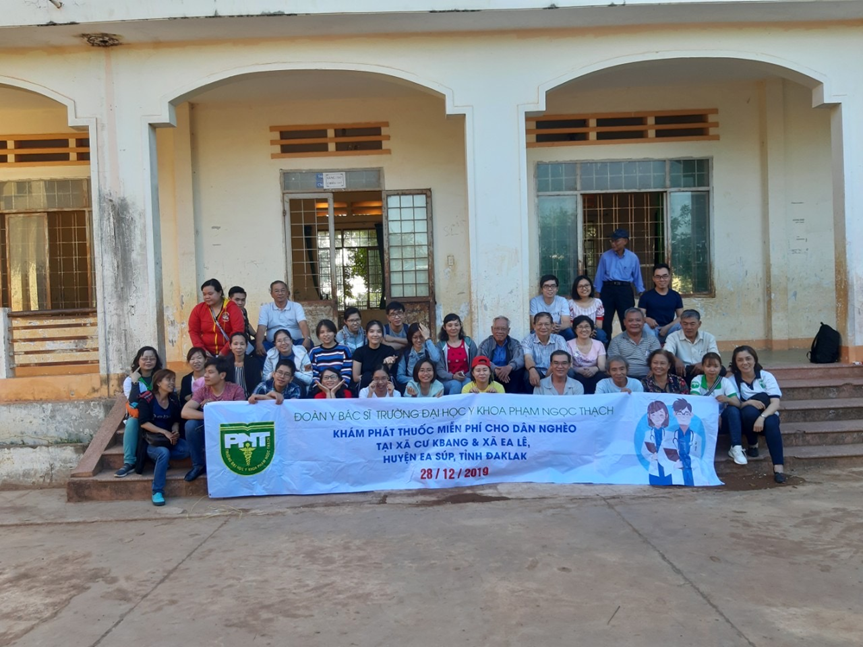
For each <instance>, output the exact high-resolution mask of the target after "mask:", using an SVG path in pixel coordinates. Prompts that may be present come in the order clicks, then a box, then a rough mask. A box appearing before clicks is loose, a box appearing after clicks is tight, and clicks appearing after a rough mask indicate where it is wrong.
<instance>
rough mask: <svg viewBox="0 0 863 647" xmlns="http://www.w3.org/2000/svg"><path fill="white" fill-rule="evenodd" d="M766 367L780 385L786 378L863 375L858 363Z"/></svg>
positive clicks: (831, 377)
mask: <svg viewBox="0 0 863 647" xmlns="http://www.w3.org/2000/svg"><path fill="white" fill-rule="evenodd" d="M729 359H730V357H729ZM764 368H765V369H767V370H768V371H770V372H771V373H773V375H774V376H775V377H776V379H777V380H779V384H780V386H781V385H782V383H783V381H784V380H814V379H821V378H823V379H833V378H837V377H861V376H863V366H861V365H857V364H798V365H796V366H765V367H764Z"/></svg>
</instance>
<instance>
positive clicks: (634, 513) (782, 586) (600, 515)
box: [0, 469, 863, 647]
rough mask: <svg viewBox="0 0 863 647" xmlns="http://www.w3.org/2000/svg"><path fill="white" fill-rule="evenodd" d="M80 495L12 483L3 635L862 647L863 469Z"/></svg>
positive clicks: (4, 501) (95, 641) (3, 527)
mask: <svg viewBox="0 0 863 647" xmlns="http://www.w3.org/2000/svg"><path fill="white" fill-rule="evenodd" d="M724 478H725V480H726V481H727V483H728V484H727V485H726V486H724V487H718V488H704V489H697V490H692V489H680V488H646V487H610V486H553V485H534V484H507V485H503V484H502V485H497V486H484V487H477V488H469V489H458V490H433V491H429V490H426V491H419V492H413V491H412V492H386V493H381V492H370V493H365V494H353V495H331V496H318V497H267V498H258V499H230V500H210V499H206V498H202V499H177V500H171V501H169V505H167V506H165V507H164V508H154V507H153V506H151V505H150V504H149V502H111V503H84V504H66V503H65V499H64V493H63V491H61V490H36V491H16V492H0V645H16V646H30V645H42V646H44V645H48V646H54V645H64V647H65V646H68V647H75V646H79V645H80V646H94V647H95V646H96V645H100V646H106V647H107V646H114V645H116V646H120V645H123V646H127V647H128V646H136V645H148V646H152V645H179V644H183V645H241V644H244V645H299V646H306V645H308V646H318V645H320V646H327V647H329V646H333V645H356V646H370V647H371V646H379V645H411V646H414V645H416V646H420V647H424V646H426V645H428V646H434V647H439V646H441V645H447V646H449V645H456V644H461V645H483V646H485V645H494V646H497V645H504V646H510V645H511V646H520V645H537V646H554V645H567V646H570V645H587V646H593V645H613V646H614V647H626V646H630V645H631V646H633V647H635V646H638V647H641V646H646V645H658V644H661V645H665V646H667V647H675V646H686V647H690V646H691V645H699V646H713V645H717V646H725V645H729V646H732V645H749V646H753V645H757V646H759V647H760V646H762V645H765V646H766V645H775V646H777V647H795V646H797V645H801V646H802V645H807V646H811V645H817V646H818V647H834V646H837V647H838V646H840V645H842V646H845V645H848V646H855V647H857V646H859V645H860V644H861V636H863V596H861V595H860V591H861V584H863V570H861V565H863V564H861V557H863V548H861V546H863V514H861V513H862V512H863V497H861V496H860V492H861V485H863V469H856V470H855V469H850V470H842V471H839V470H833V471H812V472H807V473H805V474H802V475H800V474H795V475H793V478H791V479H790V480H789V482H788V483H787V484H785V485H784V486H776V485H774V484H773V482H772V480H771V479H770V478H769V477H768V476H766V475H750V474H749V473H748V472H745V473H744V472H740V473H735V474H732V475H731V476H727V477H724Z"/></svg>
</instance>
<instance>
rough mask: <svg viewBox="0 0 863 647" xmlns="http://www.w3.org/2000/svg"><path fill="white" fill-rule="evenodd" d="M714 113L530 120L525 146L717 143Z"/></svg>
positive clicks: (657, 113) (562, 116)
mask: <svg viewBox="0 0 863 647" xmlns="http://www.w3.org/2000/svg"><path fill="white" fill-rule="evenodd" d="M718 113H719V111H718V110H716V109H715V108H705V109H703V110H664V111H645V112H619V113H607V114H592V115H590V114H586V115H543V116H541V117H531V118H528V119H527V130H526V134H527V147H528V148H542V147H548V146H589V145H600V144H618V143H640V142H652V141H653V142H655V141H665V142H668V141H681V142H682V141H703V140H718V139H719V135H718V134H717V133H716V132H714V131H715V130H716V129H718V128H719V121H718V120H717V117H716V115H717V114H718Z"/></svg>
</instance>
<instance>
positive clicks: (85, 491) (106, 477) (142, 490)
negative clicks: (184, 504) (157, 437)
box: [66, 467, 207, 503]
mask: <svg viewBox="0 0 863 647" xmlns="http://www.w3.org/2000/svg"><path fill="white" fill-rule="evenodd" d="M188 471H189V470H188V468H180V467H172V468H170V469H169V470H168V478H167V481H166V482H165V497H166V498H171V497H181V496H185V497H198V496H207V477H206V476H201V477H199V478H198V479H196V480H194V481H192V482H191V483H187V482H186V481H184V480H183V476H185V474H186V472H188ZM152 493H153V470H152V468H151V467H148V468H147V469H146V470H145V471H144V473H143V474H140V475H139V474H134V473H133V474H130V475H129V476H126V477H124V478H121V479H118V478H115V477H114V473H113V472H109V471H107V470H103V471H102V472H101V473H99V474H97V475H96V476H93V477H90V478H77V479H69V481H68V482H67V484H66V500H67V501H69V502H70V503H78V502H81V501H147V500H149V499H150V496H151V495H152Z"/></svg>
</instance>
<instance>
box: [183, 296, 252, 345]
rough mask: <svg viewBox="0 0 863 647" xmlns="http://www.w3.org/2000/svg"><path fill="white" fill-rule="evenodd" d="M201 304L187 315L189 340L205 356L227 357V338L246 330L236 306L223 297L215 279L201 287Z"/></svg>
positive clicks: (229, 341) (229, 342)
mask: <svg viewBox="0 0 863 647" xmlns="http://www.w3.org/2000/svg"><path fill="white" fill-rule="evenodd" d="M201 295H202V297H203V299H204V300H203V301H202V302H201V303H199V304H198V305H196V306H195V307H194V308H192V313H191V314H190V315H189V338H190V339H191V340H192V346H197V347H199V348H203V349H204V351H205V352H206V353H207V357H216V356H218V355H225V356H227V355H230V353H231V335H233V334H234V333H235V332H239V333H242V332H244V331H245V329H246V320H245V319H244V318H243V311H242V310H240V307H239V306H238V305H237V304H236V303H234V302H233V301H231V300H230V299H228V298H226V297H225V293H224V290H222V284H221V283H219V281H217V280H216V279H210V280H209V281H204V282H203V283H202V284H201Z"/></svg>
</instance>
